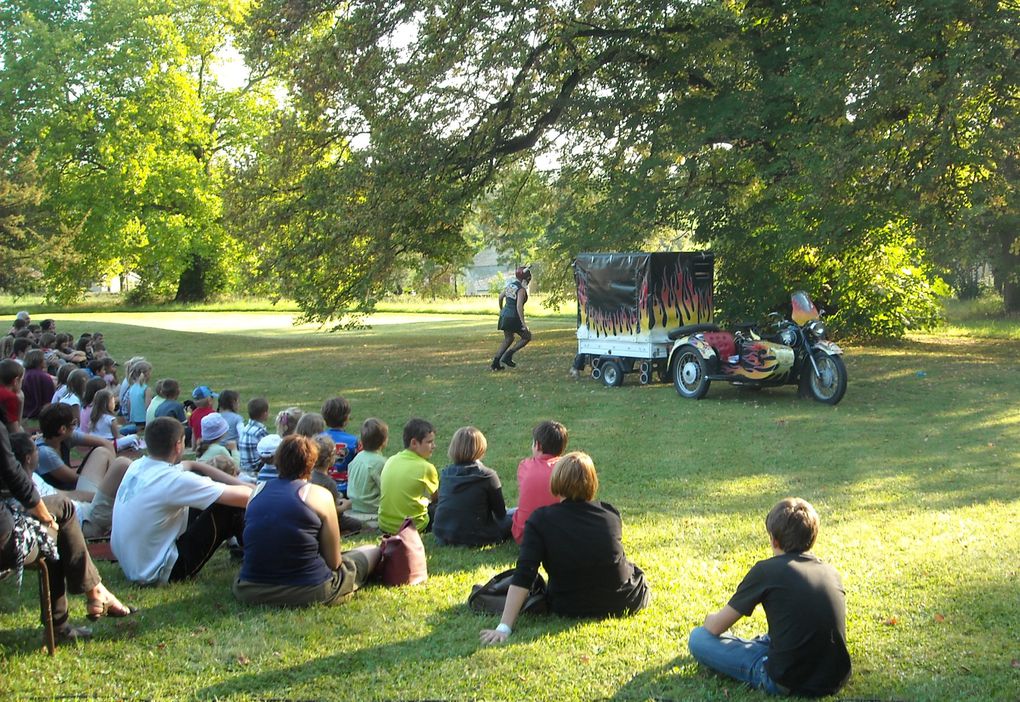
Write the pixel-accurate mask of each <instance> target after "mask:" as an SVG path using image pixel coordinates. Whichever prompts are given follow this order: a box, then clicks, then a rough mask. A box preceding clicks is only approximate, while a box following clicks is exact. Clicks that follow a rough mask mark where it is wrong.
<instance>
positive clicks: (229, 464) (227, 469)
mask: <svg viewBox="0 0 1020 702" xmlns="http://www.w3.org/2000/svg"><path fill="white" fill-rule="evenodd" d="M208 463H209V465H211V466H212V467H213V468H215V469H216V470H221V471H223V472H224V473H226V474H227V475H229V476H231V477H233V478H236V477H237V476H238V475H240V471H239V470H238V467H237V464H235V463H234V459H233V458H231V457H230V456H225V455H223V454H222V453H221V454H219V455H217V456H213V457H212V458H210V459H209V461H208Z"/></svg>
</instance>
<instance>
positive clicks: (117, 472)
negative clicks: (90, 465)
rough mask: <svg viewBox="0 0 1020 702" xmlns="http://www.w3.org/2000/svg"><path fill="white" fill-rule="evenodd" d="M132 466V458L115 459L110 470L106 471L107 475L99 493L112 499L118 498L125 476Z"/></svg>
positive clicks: (100, 484) (100, 485)
mask: <svg viewBox="0 0 1020 702" xmlns="http://www.w3.org/2000/svg"><path fill="white" fill-rule="evenodd" d="M130 466H131V459H130V458H124V457H121V458H115V459H114V460H113V462H112V463H111V464H110V468H109V470H107V471H106V475H104V476H103V481H102V482H101V483H99V485H98V487H99V492H101V493H103V494H104V495H106V496H107V497H110V498H114V497H116V496H117V489H118V488H120V482H121V481H122V480H123V479H124V474H125V473H127V469H128V468H129V467H130Z"/></svg>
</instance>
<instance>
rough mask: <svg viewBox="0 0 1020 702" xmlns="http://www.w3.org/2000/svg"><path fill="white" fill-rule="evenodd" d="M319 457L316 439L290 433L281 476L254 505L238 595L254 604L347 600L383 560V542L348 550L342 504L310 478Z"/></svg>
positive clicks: (260, 490)
mask: <svg viewBox="0 0 1020 702" xmlns="http://www.w3.org/2000/svg"><path fill="white" fill-rule="evenodd" d="M317 457H318V448H317V447H316V445H315V442H313V441H312V440H311V439H309V438H307V437H304V436H301V435H299V434H295V435H293V436H288V437H286V438H285V439H283V441H282V443H281V444H280V446H279V448H278V449H277V454H276V468H277V472H278V474H279V477H278V478H277V479H275V480H270V481H268V482H265V483H262V484H260V485H259V486H258V487H257V488H256V489H255V492H254V493H253V494H252V496H251V500H250V501H249V503H248V509H247V514H246V517H245V527H244V560H243V562H242V564H241V572H240V573H239V574H238V576H237V580H236V581H235V582H234V595H235V596H236V597H237V599H239V600H241V601H242V602H245V603H248V604H267V605H278V606H303V605H310V604H316V603H323V604H334V603H339V602H343V601H345V600H346V599H347V598H348V597H349V596H350V595H351V594H352V593H354V592H355V591H356V590H358V589H359V588H361V587H362V586H363V585H364V584H365V583H366V582H368V579H369V577H370V576H371V575H372V572H373V571H374V570H375V569H376V566H377V565H378V564H379V559H380V556H381V552H380V550H379V548H378V547H377V546H361V547H359V548H356V549H354V550H352V551H347V552H344V551H342V550H341V548H340V528H339V524H338V522H337V513H336V506H335V504H334V502H333V498H332V497H330V495H329V493H328V492H327V491H326V490H323V489H322V488H321V487H319V486H318V485H314V484H312V483H309V482H308V479H309V477H310V476H311V473H312V467H313V466H314V464H315V461H316V458H317Z"/></svg>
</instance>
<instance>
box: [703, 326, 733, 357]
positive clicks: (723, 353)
mask: <svg viewBox="0 0 1020 702" xmlns="http://www.w3.org/2000/svg"><path fill="white" fill-rule="evenodd" d="M703 336H704V337H705V341H707V342H708V343H709V345H710V346H711V347H712V348H714V349H715V351H716V353H718V354H719V358H721V359H722V360H723V361H725V360H727V359H728V358H729V357H730V356H734V355H736V353H737V345H736V343H735V342H734V341H733V332H728V331H714V332H705V333H704V334H703Z"/></svg>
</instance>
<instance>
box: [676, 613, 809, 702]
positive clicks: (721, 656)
mask: <svg viewBox="0 0 1020 702" xmlns="http://www.w3.org/2000/svg"><path fill="white" fill-rule="evenodd" d="M687 648H688V649H690V652H691V655H692V656H694V658H695V660H697V661H698V663H701V665H703V666H705V667H706V668H711V669H712V670H714V671H716V672H717V673H722V674H723V675H726V676H728V677H731V678H734V679H735V680H739V681H741V682H744V683H747V684H748V685H749V686H750V687H751V688H753V689H755V690H762V691H764V692H765V693H766V694H769V695H788V694H790V691H789V690H788V689H786V688H785V687H783V686H782V685H780V684H779V683H777V682H776V681H774V680H773V679H772V678H770V677H769V674H768V673H767V672H766V670H765V661H767V660H768V657H769V635H768V634H764V635H763V636H759V637H757V638H754V639H750V640H749V639H741V638H738V637H736V636H732V635H730V634H723V635H721V636H713V635H712V634H711V633H709V631H708V629H706V628H705V627H703V626H699V627H698V628H697V629H695V630H694V631H692V632H691V635H690V638H688V640H687Z"/></svg>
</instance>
